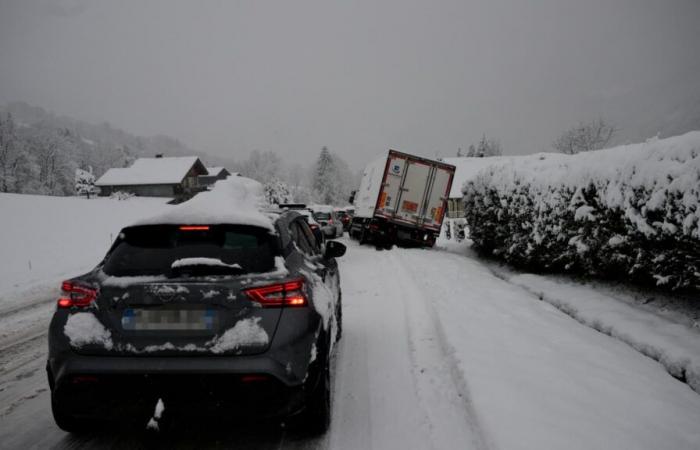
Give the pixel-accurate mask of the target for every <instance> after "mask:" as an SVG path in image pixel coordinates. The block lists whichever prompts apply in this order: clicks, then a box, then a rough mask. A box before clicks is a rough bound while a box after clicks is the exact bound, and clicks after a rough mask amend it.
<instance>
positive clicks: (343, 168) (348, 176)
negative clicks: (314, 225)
mask: <svg viewBox="0 0 700 450" xmlns="http://www.w3.org/2000/svg"><path fill="white" fill-rule="evenodd" d="M312 180H313V183H312V186H311V188H312V191H313V196H314V198H315V200H316V201H317V202H320V203H324V204H328V205H343V204H345V203H347V201H348V197H350V192H351V191H352V190H353V189H355V188H356V184H357V182H356V176H355V175H353V173H352V171H351V170H350V167H349V166H348V164H347V163H346V162H345V161H343V160H342V159H341V158H340V157H339V156H338V155H334V154H332V153H331V152H330V151H329V150H328V148H327V147H323V149H321V153H320V154H319V156H318V159H317V160H316V164H315V165H314V168H313V173H312Z"/></svg>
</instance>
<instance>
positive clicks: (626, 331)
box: [508, 274, 700, 393]
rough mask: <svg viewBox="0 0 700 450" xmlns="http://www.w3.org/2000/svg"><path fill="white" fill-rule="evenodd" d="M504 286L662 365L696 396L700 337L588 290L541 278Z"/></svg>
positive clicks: (527, 277) (525, 278) (699, 381)
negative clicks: (527, 294) (531, 296)
mask: <svg viewBox="0 0 700 450" xmlns="http://www.w3.org/2000/svg"><path fill="white" fill-rule="evenodd" d="M508 281H509V282H511V283H513V284H516V285H518V286H521V287H523V288H525V289H527V290H528V291H530V292H531V293H533V294H535V295H537V296H538V297H539V298H541V299H542V300H544V301H546V302H547V303H550V304H552V305H554V306H556V307H557V308H558V309H560V310H562V311H564V312H565V313H567V314H568V315H570V316H572V317H574V318H575V319H576V320H578V321H579V322H581V323H583V324H585V325H588V326H590V327H592V328H595V329H596V330H598V331H600V332H601V333H605V334H607V335H609V336H613V337H615V338H617V339H620V340H621V341H623V342H625V343H627V344H629V345H630V346H632V347H633V348H635V349H636V350H638V351H639V352H641V353H643V354H645V355H646V356H649V357H650V358H652V359H654V360H656V361H658V362H660V363H661V364H662V365H663V366H664V367H665V368H666V370H668V372H669V373H670V374H671V375H673V376H674V377H676V378H679V379H681V380H685V381H686V382H687V383H688V385H689V386H690V387H691V388H693V389H694V390H695V391H696V392H698V393H700V333H699V332H698V331H696V330H693V329H691V328H688V327H686V326H683V325H681V324H678V323H675V322H673V321H670V320H668V319H666V318H663V317H660V316H658V315H655V314H653V313H650V312H647V311H643V310H640V309H639V308H638V307H634V306H631V305H628V304H626V303H623V302H621V301H618V300H616V299H615V298H612V297H610V296H609V295H605V294H604V293H601V292H598V291H596V290H595V289H592V288H591V287H589V286H586V285H578V284H575V283H573V282H564V281H556V280H553V279H551V278H546V277H542V276H539V275H531V274H525V275H515V276H512V277H509V278H508Z"/></svg>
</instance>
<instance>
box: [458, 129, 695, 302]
mask: <svg viewBox="0 0 700 450" xmlns="http://www.w3.org/2000/svg"><path fill="white" fill-rule="evenodd" d="M463 193H464V202H465V211H466V218H467V222H468V224H469V229H470V238H471V239H472V240H473V245H474V247H475V248H476V249H477V250H479V251H482V252H485V253H488V254H490V255H493V256H496V257H498V258H501V259H503V260H504V261H506V262H508V263H511V264H513V265H515V266H518V267H521V268H526V269H527V270H532V271H539V272H570V273H576V274H582V275H591V276H598V277H605V278H625V279H629V280H632V281H634V282H636V283H642V284H654V285H656V286H661V287H663V288H665V289H669V290H683V291H696V292H698V291H700V132H691V133H688V134H685V135H682V136H676V137H672V138H667V139H654V140H650V141H647V142H645V143H642V144H633V145H625V146H620V147H615V148H611V149H605V150H598V151H593V152H587V153H581V154H577V155H562V154H549V153H542V154H537V155H530V156H527V157H520V158H512V159H509V160H507V161H505V162H500V163H497V164H495V165H494V166H491V167H489V168H486V169H484V170H482V171H481V172H479V174H478V175H477V176H476V177H475V178H474V179H472V180H468V181H467V182H466V183H465V185H464V186H463Z"/></svg>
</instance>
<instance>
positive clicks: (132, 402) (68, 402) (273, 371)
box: [47, 355, 317, 421]
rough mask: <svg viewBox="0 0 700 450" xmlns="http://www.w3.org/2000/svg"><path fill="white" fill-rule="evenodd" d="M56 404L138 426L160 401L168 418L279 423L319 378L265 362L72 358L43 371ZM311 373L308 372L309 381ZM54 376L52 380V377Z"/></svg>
mask: <svg viewBox="0 0 700 450" xmlns="http://www.w3.org/2000/svg"><path fill="white" fill-rule="evenodd" d="M47 370H48V376H49V383H50V385H51V388H52V396H53V400H54V401H55V402H56V403H58V404H60V405H61V407H62V409H63V412H64V413H66V414H69V415H71V416H72V417H74V418H77V419H79V418H95V417H96V416H97V417H100V418H101V419H105V420H123V419H126V420H127V421H128V420H130V419H135V420H142V419H143V418H144V417H147V416H148V414H152V412H153V407H154V406H155V403H156V402H157V400H158V399H159V398H160V399H163V402H164V403H165V405H166V408H169V409H170V411H171V412H173V411H180V412H183V413H185V414H196V415H197V416H203V417H206V416H220V415H221V414H222V408H224V411H225V414H226V416H227V417H237V418H243V419H245V418H263V419H264V418H277V417H285V416H289V415H293V414H295V413H296V412H299V411H300V410H301V409H302V408H303V407H304V404H305V398H306V397H305V396H306V391H307V390H308V386H309V385H314V384H315V383H316V379H315V378H317V376H316V374H313V376H311V377H309V378H311V379H309V380H304V379H302V380H299V379H296V378H295V377H293V376H291V375H290V373H289V372H290V371H288V370H287V369H286V368H285V367H282V366H281V365H280V364H279V363H277V362H275V361H273V360H271V359H269V358H266V357H204V358H202V357H200V358H197V357H155V358H154V357H148V358H142V357H102V356H82V355H74V356H73V357H72V358H71V359H70V360H68V361H66V362H65V363H64V364H62V365H60V366H56V365H55V364H52V362H51V361H49V364H48V366H47ZM312 372H313V371H311V372H310V375H311V373H312ZM54 374H55V376H54Z"/></svg>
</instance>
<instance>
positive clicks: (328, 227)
mask: <svg viewBox="0 0 700 450" xmlns="http://www.w3.org/2000/svg"><path fill="white" fill-rule="evenodd" d="M280 208H282V209H292V210H296V211H298V212H299V213H300V214H302V215H304V216H305V217H307V218H308V223H309V226H310V227H311V228H312V230H319V232H317V234H321V235H322V236H323V237H322V239H320V240H319V242H321V243H322V242H323V241H325V240H326V239H336V238H339V237H341V236H342V235H343V233H344V232H345V231H347V230H349V228H350V223H351V221H352V213H353V212H354V209H353V208H338V207H333V206H330V205H308V206H307V205H305V204H303V203H286V204H282V205H280Z"/></svg>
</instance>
